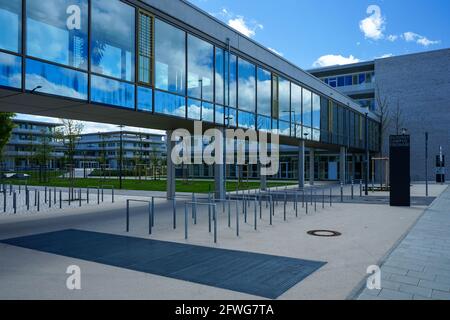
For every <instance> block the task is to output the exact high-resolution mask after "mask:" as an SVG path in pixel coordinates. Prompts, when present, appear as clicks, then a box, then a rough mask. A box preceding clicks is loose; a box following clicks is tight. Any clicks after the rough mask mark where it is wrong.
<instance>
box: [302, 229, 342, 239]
mask: <svg viewBox="0 0 450 320" xmlns="http://www.w3.org/2000/svg"><path fill="white" fill-rule="evenodd" d="M308 234H309V235H310V236H314V237H326V238H331V237H339V236H341V235H342V233H340V232H337V231H332V230H311V231H308Z"/></svg>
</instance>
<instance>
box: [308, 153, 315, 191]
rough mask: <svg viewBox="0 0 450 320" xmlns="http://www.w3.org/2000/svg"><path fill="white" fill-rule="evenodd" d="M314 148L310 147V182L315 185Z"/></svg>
mask: <svg viewBox="0 0 450 320" xmlns="http://www.w3.org/2000/svg"><path fill="white" fill-rule="evenodd" d="M314 158H315V157H314V149H312V148H310V149H309V184H310V185H311V186H313V185H314Z"/></svg>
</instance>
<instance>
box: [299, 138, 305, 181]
mask: <svg viewBox="0 0 450 320" xmlns="http://www.w3.org/2000/svg"><path fill="white" fill-rule="evenodd" d="M298 187H299V188H304V187H305V140H302V141H300V145H299V147H298Z"/></svg>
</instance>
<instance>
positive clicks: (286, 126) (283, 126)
mask: <svg viewBox="0 0 450 320" xmlns="http://www.w3.org/2000/svg"><path fill="white" fill-rule="evenodd" d="M279 130H280V131H279V132H280V135H283V136H290V135H291V124H290V123H289V122H287V121H281V120H280V122H279Z"/></svg>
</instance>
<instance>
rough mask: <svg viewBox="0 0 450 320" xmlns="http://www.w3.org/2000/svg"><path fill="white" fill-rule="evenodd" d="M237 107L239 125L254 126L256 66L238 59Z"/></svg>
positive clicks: (243, 126)
mask: <svg viewBox="0 0 450 320" xmlns="http://www.w3.org/2000/svg"><path fill="white" fill-rule="evenodd" d="M238 75H239V79H238V108H239V115H238V120H239V126H240V127H242V128H252V129H254V128H255V124H256V123H255V121H256V118H255V110H256V67H255V65H253V64H251V63H249V62H247V61H245V60H243V59H239V60H238Z"/></svg>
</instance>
